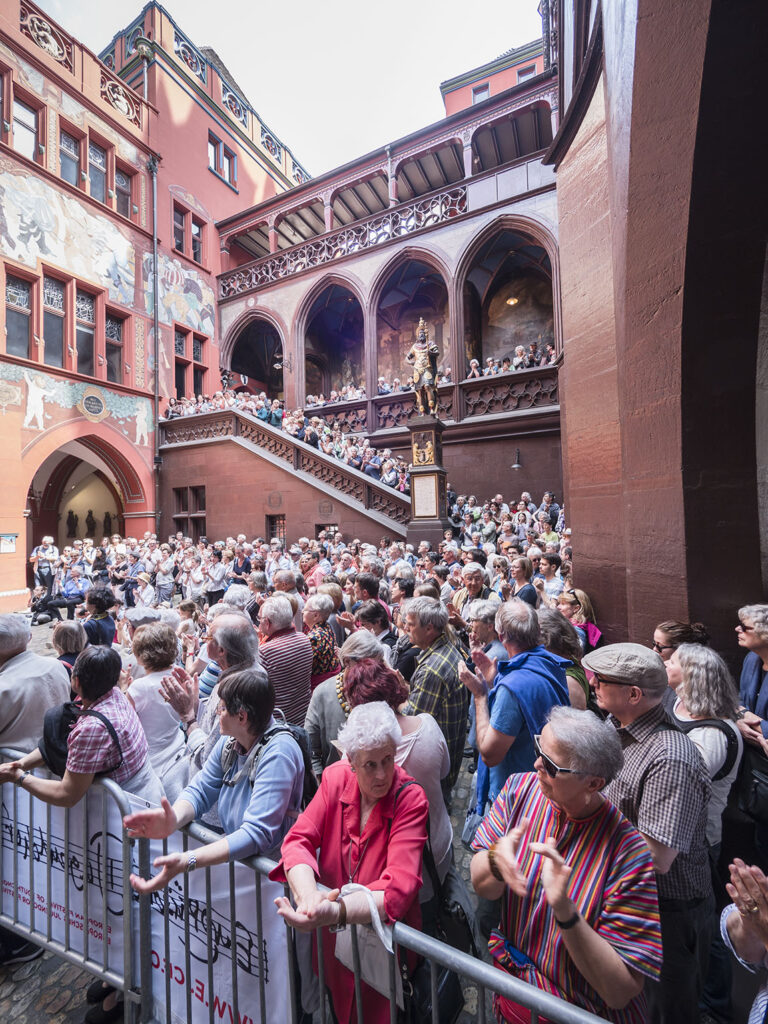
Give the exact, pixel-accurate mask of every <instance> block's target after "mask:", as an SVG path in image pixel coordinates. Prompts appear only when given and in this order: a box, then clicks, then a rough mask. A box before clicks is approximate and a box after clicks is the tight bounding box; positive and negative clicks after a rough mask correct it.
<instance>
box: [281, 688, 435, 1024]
mask: <svg viewBox="0 0 768 1024" xmlns="http://www.w3.org/2000/svg"><path fill="white" fill-rule="evenodd" d="M401 740H402V733H401V731H400V727H399V726H398V724H397V720H396V718H395V715H394V712H393V711H392V709H391V708H389V707H388V706H387V705H386V704H384V703H383V702H377V703H373V704H363V705H361V706H360V707H357V708H354V709H353V710H352V712H351V713H350V716H349V720H348V722H347V724H346V725H345V726H344V728H343V729H342V730H341V732H340V733H339V737H338V743H339V746H340V747H341V749H342V750H343V751H344V753H345V754H346V755H347V757H348V758H349V761H339V762H337V763H336V764H332V765H330V766H329V767H328V768H327V769H326V770H325V772H324V773H323V778H322V782H321V783H320V789H319V790H318V792H317V794H316V796H315V797H314V799H313V800H312V802H311V803H310V804H309V806H308V807H307V809H306V810H305V811H304V813H303V814H302V815H301V817H300V818H299V820H298V821H297V822H296V824H295V825H294V826H293V828H292V829H291V831H290V832H289V833H288V835H287V836H286V838H285V841H284V842H283V847H282V860H281V861H280V863H279V865H278V866H277V867H276V868H275V869H274V871H272V873H271V875H270V878H272V879H274V880H275V881H280V882H285V881H287V882H288V884H289V885H290V887H291V892H292V894H293V899H294V902H295V908H294V907H293V906H292V905H291V902H290V901H289V900H288V899H286V898H285V897H284V896H283V897H280V898H279V899H277V900H276V901H275V903H276V905H277V908H278V913H279V914H280V915H281V916H282V917H283V918H284V919H285V921H286V923H287V924H289V925H291V926H292V927H294V928H296V929H298V930H299V931H313V930H315V929H316V928H321V927H324V926H325V925H331V926H334V927H336V928H339V927H343V926H344V925H345V924H367V923H369V922H370V921H371V911H370V905H369V903H368V900H367V897H366V894H365V893H361V892H353V893H351V894H350V895H347V896H344V897H343V898H342V897H340V895H339V894H340V889H341V887H342V886H343V885H344V884H345V883H349V882H356V883H359V884H360V885H364V886H367V887H368V889H369V890H370V891H371V892H372V894H373V899H374V901H375V905H376V908H377V910H378V912H379V914H380V916H381V919H382V921H385V922H387V921H390V922H391V921H405V922H406V923H407V924H410V925H414V926H416V927H418V925H419V920H420V914H419V904H418V893H419V889H420V888H421V858H422V852H423V849H424V843H425V841H426V838H427V832H426V821H427V814H428V811H429V807H428V802H427V797H426V795H425V793H424V791H423V790H422V789H421V787H420V786H418V785H408V786H404V783H407V782H411V781H412V780H411V778H410V776H409V775H407V774H406V773H405V772H404V771H403V769H402V768H400V767H399V766H398V765H397V764H396V763H395V754H396V751H397V747H398V744H399V743H400V742H401ZM318 882H319V883H320V884H322V885H327V886H329V887H330V889H331V891H330V892H321V891H320V890H319V889H318ZM321 941H322V943H323V962H324V965H325V981H326V984H327V985H328V988H329V990H330V995H331V999H332V1002H333V1009H334V1013H335V1015H336V1020H337V1021H338V1022H339V1024H348V1022H351V1021H353V1020H357V1017H356V1011H355V995H354V991H355V990H354V978H353V975H352V973H351V972H350V971H349V970H348V969H347V968H346V967H343V966H342V964H341V963H340V962H339V961H338V960H337V959H335V957H334V952H335V948H336V936H335V935H334V934H332V933H331V932H329V931H328V930H327V929H326V930H324V931H323V932H322V937H321ZM361 991H362V1001H363V1007H362V1012H363V1019H364V1020H365V1022H366V1024H385V1022H387V1021H389V1001H388V1000H387V999H386V998H385V997H384V996H382V995H379V993H378V992H376V991H375V990H374V989H372V988H371V987H369V986H368V985H367V984H366V983H365V982H361Z"/></svg>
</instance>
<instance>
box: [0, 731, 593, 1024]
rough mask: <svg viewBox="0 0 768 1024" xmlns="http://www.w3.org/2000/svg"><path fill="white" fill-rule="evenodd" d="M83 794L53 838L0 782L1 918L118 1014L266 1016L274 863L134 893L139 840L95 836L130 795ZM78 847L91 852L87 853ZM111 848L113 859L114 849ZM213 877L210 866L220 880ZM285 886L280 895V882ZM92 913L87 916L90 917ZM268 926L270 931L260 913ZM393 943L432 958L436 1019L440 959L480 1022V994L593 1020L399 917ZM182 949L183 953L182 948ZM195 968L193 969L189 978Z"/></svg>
mask: <svg viewBox="0 0 768 1024" xmlns="http://www.w3.org/2000/svg"><path fill="white" fill-rule="evenodd" d="M18 756H20V755H18V754H17V753H15V752H13V751H1V750H0V758H2V759H3V760H4V761H5V760H13V759H15V758H17V757H18ZM89 792H90V793H91V794H92V795H91V798H90V800H83V801H81V805H82V808H81V810H80V811H78V808H73V809H72V811H63V812H62V813H63V815H64V820H63V835H62V836H61V837H60V839H59V838H55V837H52V836H51V815H52V808H50V807H49V806H48V805H45V804H42V803H41V802H40V801H36V800H35V798H34V797H32V796H31V794H29V793H27V792H25V791H24V790H22V789H19V788H18V787H16V786H13V785H11V784H8V783H6V784H5V785H4V786H3V787H2V818H3V820H2V843H0V877H1V878H2V884H3V898H4V900H5V898H6V896H10V897H12V900H13V909H12V912H11V913H8V912H6V909H5V902H4V903H3V904H2V911H3V912H0V925H2V926H3V927H5V928H8V929H10V930H11V931H13V932H15V933H17V934H19V935H21V936H23V937H25V938H26V939H29V940H30V941H33V942H35V943H36V944H37V945H40V946H42V947H44V948H45V949H48V950H51V951H52V952H53V953H55V954H56V955H58V956H60V957H62V958H63V959H65V960H67V961H68V962H70V963H72V964H76V965H77V966H79V967H81V968H82V969H84V970H86V971H89V972H91V973H92V974H94V975H95V976H96V977H100V978H102V979H103V980H105V981H107V982H108V983H109V984H111V985H113V986H115V987H116V988H118V989H120V990H122V991H123V993H124V996H125V1010H126V1017H125V1019H126V1020H127V1021H130V1022H136V1021H138V1020H140V1021H141V1022H154V1024H173V1022H174V1021H177V1020H180V1019H181V1020H184V1019H186V1021H188V1022H190V1024H191V1022H193V1021H194V1022H200V1021H207V1022H208V1024H219V1022H221V1021H227V1022H229V1024H267V1022H268V1020H269V1016H268V1011H267V993H266V980H265V979H267V978H268V977H269V969H268V965H267V963H266V958H267V944H266V940H265V921H264V916H263V913H262V907H261V892H262V880H263V879H264V878H265V877H266V875H267V874H268V873H269V871H271V869H272V868H273V867H274V866H275V865H274V862H273V861H270V860H267V859H266V858H263V857H252V858H249V859H247V860H245V861H242V862H237V868H236V865H235V864H234V863H232V864H229V865H224V866H220V867H216V868H213V869H210V868H205V869H202V870H199V871H198V872H195V874H194V875H180V876H177V879H175V880H174V882H176V883H178V884H177V885H175V886H173V887H168V888H166V889H164V890H160V892H157V893H154V894H152V895H150V896H143V897H138V895H137V894H136V893H135V892H134V891H133V889H132V888H131V885H130V882H129V881H128V876H129V874H130V873H131V870H132V861H134V862H135V861H136V856H135V854H138V866H139V871H140V873H141V874H142V875H143V877H145V878H146V877H149V874H150V864H149V860H150V852H149V840H145V839H141V840H131V839H128V838H127V837H126V835H125V833H124V831H122V830H121V834H120V835H119V836H118V835H116V834H115V833H114V832H113V834H112V836H111V837H110V839H111V841H112V842H111V844H110V843H108V842H107V841H104V838H103V837H106V836H107V835H108V831H109V828H108V816H109V814H108V812H109V808H110V802H111V803H112V804H113V805H114V809H115V811H117V812H119V813H120V815H121V816H122V815H123V814H126V813H129V811H130V807H129V804H128V800H127V798H126V795H125V794H124V793H123V791H122V790H121V789H120V788H119V787H118V786H117V785H115V784H114V783H112V782H110V781H109V780H102V781H96V782H94V786H93V787H92V790H91V791H89ZM22 801H23V802H24V804H26V807H25V808H24V809H25V811H26V814H24V815H22V817H24V818H26V821H27V822H30V821H32V820H33V810H34V811H35V812H36V814H37V819H36V820H37V821H38V822H39V821H40V815H41V814H43V815H44V816H45V822H46V829H45V832H43V830H42V828H40V826H39V825H38V826H36V827H35V828H34V829H30V828H29V827H28V826H27V825H24V824H22V823H21V822H20V820H19V817H20V815H19V809H20V808H22V807H24V804H22ZM35 804H37V805H38V806H37V808H35V807H34V805H35ZM81 805H78V807H81ZM94 805H95V806H94ZM76 811H78V814H81V815H82V822H81V823H80V825H79V828H78V829H75V830H74V831H76V832H77V833H78V834H73V829H72V828H71V827H70V818H71V816H72V815H73V814H74V813H75V812H76ZM94 836H100V837H102V841H101V842H100V843H99V842H96V843H95V842H94ZM219 838H220V836H219V835H218V834H217V833H215V832H212V831H211V830H209V829H206V828H204V827H202V826H201V825H198V824H193V825H191V826H189V827H188V828H187V829H185V830H184V833H183V835H182V840H181V844H182V849H184V850H186V849H188V848H189V846H190V839H191V840H194V842H195V843H202V844H206V843H210V842H213V841H215V840H217V839H219ZM167 849H168V841H165V842H164V843H163V852H166V851H167ZM10 851H14V855H13V857H12V861H13V863H12V865H11V866H10V869H9V864H8V860H9V857H10ZM19 851H21V854H20V853H19ZM84 851H85V853H84ZM88 851H90V856H89V855H87V854H88ZM115 851H117V853H118V856H114V853H115ZM24 852H26V854H27V856H26V860H27V861H28V865H27V870H26V872H20V871H19V866H18V859H19V856H20V855H23V854H24ZM43 861H44V872H45V884H44V886H43V888H44V892H43V893H40V892H39V891H37V892H36V889H35V870H36V865H37V866H40V865H41V862H43ZM236 870H237V871H239V872H240V873H241V874H240V876H239V877H240V888H239V890H237V889H236V886H235V872H236ZM54 871H58V872H59V873H60V874H61V873H63V875H64V879H65V888H64V899H63V901H62V902H61V903H59V902H57V901H56V900H55V899H54V888H55V887H54V885H53V875H54ZM245 871H247V872H248V873H249V874H248V875H247V876H246V877H247V879H248V884H247V887H246V893H247V894H248V896H250V894H251V893H250V888H251V874H250V873H251V872H252V894H253V897H254V901H255V912H254V913H253V915H252V917H248V919H247V920H246V919H245V915H250V914H251V907H250V900H249V899H248V900H246V899H244V898H243V886H242V872H245ZM213 872H219V873H221V872H228V885H227V887H226V888H227V892H226V894H225V895H224V896H223V897H221V896H220V897H218V898H216V896H215V895H214V892H213V883H212V874H213ZM221 877H222V875H221V874H219V875H218V878H219V879H221ZM192 879H194V880H195V882H194V884H195V887H196V892H197V893H198V894H201V895H197V896H194V897H193V896H192V895H191V893H190V889H191V886H192V884H193V883H192ZM88 882H90V884H91V886H96V887H97V889H98V890H99V891H100V893H101V899H100V901H98V904H99V905H97V906H94V905H93V901H92V900H91V899H90V898H89V892H88V887H89V886H88ZM270 884H272V883H270ZM38 888H39V885H38ZM284 891H285V893H286V895H287V894H288V890H287V887H285V889H284ZM238 892H239V894H240V895H239V896H238ZM27 899H28V900H29V908H30V909H29V914H30V920H29V923H28V924H27V923H25V922H24V921H23V920H21V919H20V918H21V917H23V916H24V915H22V914H20V913H19V904H20V902H21V903H22V904H23V905H25V904H26V900H27ZM110 899H111V900H112V903H110ZM38 904H42V905H43V906H45V907H47V908H48V911H49V912H48V913H46V914H45V915H43V914H42V911H41V910H40V909H39V908H38ZM245 904H248V905H245ZM52 905H53V906H52ZM54 913H55V914H56V915H58V919H59V920H60V919H61V916H62V914H63V918H64V928H63V931H64V934H63V936H60V935H59V936H57V935H55V934H54V929H53V926H52V922H53V915H54ZM99 913H100V914H101V921H102V923H103V924H104V925H105V926H106V925H107V922H108V921H109V920H110V919H114V918H118V919H120V925H121V933H122V947H123V948H122V953H121V955H120V956H119V958H116V957H115V955H114V953H112V955H110V954H111V943H110V942H108V941H105V939H106V938H107V936H106V928H105V929H104V934H103V935H98V934H97V935H95V936H94V935H93V934H92V932H93V930H94V929H93V927H92V925H91V923H90V922H91V921H92V920H96V919H97V917H98V914H99ZM94 914H96V917H93V915H94ZM160 915H161V916H160ZM272 923H273V922H272ZM266 924H267V931H269V926H270V922H266ZM73 930H74V931H76V932H79V931H82V934H83V941H82V950H80V949H78V948H75V947H76V946H77V945H78V944H77V943H74V942H73V941H72V932H73ZM59 931H61V927H59ZM172 936H173V941H172ZM273 937H274V932H273ZM394 940H395V943H396V946H397V947H399V948H400V949H401V950H410V951H412V952H414V953H416V954H418V955H419V956H422V957H425V958H426V959H427V961H428V962H429V964H430V971H431V981H432V1004H433V1013H432V1019H431V1024H444V1022H443V1021H440V1020H439V1018H438V1012H437V1007H438V1001H437V980H438V973H439V970H440V968H441V967H447V968H449V969H450V970H453V971H455V972H456V973H457V974H458V975H459V976H460V977H461V979H462V987H463V988H465V989H466V987H467V985H471V986H474V987H475V988H476V991H477V1009H476V1012H475V1015H474V1017H475V1020H477V1021H479V1022H481V1024H485V1021H486V1020H487V1012H486V1010H487V1000H488V996H489V995H490V994H492V993H497V994H499V995H502V996H504V997H505V998H507V999H510V1000H512V1001H514V1002H516V1003H518V1004H520V1005H521V1006H524V1007H526V1008H527V1009H529V1010H530V1013H531V1024H539V1018H540V1017H542V1018H545V1019H546V1020H548V1021H551V1022H552V1024H597V1022H598V1021H600V1020H601V1018H598V1017H596V1016H594V1015H593V1014H591V1013H589V1012H587V1011H585V1010H582V1009H580V1008H578V1007H576V1006H573V1005H571V1004H569V1003H567V1002H566V1001H565V1000H562V999H558V998H556V997H554V996H551V995H549V994H548V993H546V992H543V991H541V990H540V989H537V988H534V987H533V986H531V985H528V984H526V983H525V982H522V981H520V980H518V979H516V978H513V977H511V976H509V975H506V974H504V973H503V972H502V971H499V970H498V969H496V968H495V967H492V966H490V965H489V964H487V963H485V962H483V961H482V960H479V959H476V958H474V957H472V956H469V955H467V954H464V953H460V952H458V951H457V950H455V949H453V948H452V947H450V946H447V945H446V944H444V943H442V942H440V941H438V940H437V939H434V938H432V937H430V936H428V935H424V934H422V933H421V932H419V931H416V930H415V929H413V928H410V927H408V926H407V925H404V924H396V925H395V927H394ZM278 941H280V942H285V943H286V947H285V953H286V960H285V962H287V963H288V964H289V965H293V964H295V962H296V955H297V950H296V936H295V935H294V933H293V931H292V930H291V929H289V928H287V927H283V926H281V927H280V928H279V940H278ZM317 945H318V976H319V992H320V993H321V998H320V1005H319V1007H318V1009H317V1011H316V1012H315V1014H314V1021H315V1022H316V1024H330V1021H331V1020H332V1018H331V1014H330V1011H329V1007H328V1005H327V1003H326V1000H325V998H324V997H323V995H322V994H323V993H324V992H325V983H324V964H323V954H322V943H320V942H318V944H317ZM180 950H183V952H181V953H180ZM352 952H353V961H354V964H355V970H354V972H353V973H354V988H355V993H356V996H357V999H356V1003H357V1024H364V1015H363V1008H362V1002H361V999H360V986H361V978H360V970H359V952H358V942H357V929H356V928H353V935H352ZM198 973H201V974H202V977H197V978H195V975H196V974H198ZM243 974H245V975H246V976H247V977H248V980H249V986H248V994H247V995H246V994H245V993H244V992H243V991H242V990H241V983H242V978H243ZM254 978H255V984H254V982H253V979H254ZM395 980H396V979H395V961H394V958H393V959H392V963H391V968H390V1021H391V1024H396V1022H397V1019H398V1008H397V1004H396V1000H395ZM287 982H288V986H287V987H288V1004H289V1005H288V1006H285V1007H282V1008H281V1017H280V1020H281V1021H282V1022H283V1024H298V1021H299V1020H300V1017H301V1004H300V996H299V993H298V991H297V976H296V973H295V972H294V970H292V969H290V968H289V970H288V979H287ZM225 985H226V993H227V994H226V997H223V996H219V995H218V994H217V992H219V991H221V990H222V989H223V988H224V986H225ZM158 1007H159V1009H158ZM174 1007H175V1008H174ZM491 1016H492V1015H491ZM272 1019H274V1012H273V1017H272ZM425 1024H427V1022H425Z"/></svg>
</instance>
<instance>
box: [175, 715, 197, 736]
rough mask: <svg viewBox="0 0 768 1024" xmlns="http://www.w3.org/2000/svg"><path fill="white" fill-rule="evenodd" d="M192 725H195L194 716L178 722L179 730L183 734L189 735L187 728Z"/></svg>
mask: <svg viewBox="0 0 768 1024" xmlns="http://www.w3.org/2000/svg"><path fill="white" fill-rule="evenodd" d="M193 725H197V719H196V718H193V719H192V720H191V721H189V722H184V721H181V722H179V727H180V729H181V731H182V732H183V733H184V735H185V736H188V735H189V730H190V729H191V728H192V726H193Z"/></svg>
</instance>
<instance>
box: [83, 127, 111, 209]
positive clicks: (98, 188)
mask: <svg viewBox="0 0 768 1024" xmlns="http://www.w3.org/2000/svg"><path fill="white" fill-rule="evenodd" d="M88 178H89V181H90V184H91V195H92V196H93V198H94V199H98V201H99V202H100V203H106V201H107V151H106V149H104V148H103V147H102V146H97V145H96V143H95V142H89V143H88Z"/></svg>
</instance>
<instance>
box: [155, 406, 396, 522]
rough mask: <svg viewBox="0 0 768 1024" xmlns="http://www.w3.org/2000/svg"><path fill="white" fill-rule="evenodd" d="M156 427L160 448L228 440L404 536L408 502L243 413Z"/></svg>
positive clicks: (189, 418)
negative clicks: (396, 527) (363, 511)
mask: <svg viewBox="0 0 768 1024" xmlns="http://www.w3.org/2000/svg"><path fill="white" fill-rule="evenodd" d="M159 426H160V445H161V448H166V447H170V446H175V445H194V444H201V443H202V444H210V443H212V442H216V441H219V440H225V439H227V438H231V439H232V440H233V441H235V442H236V443H238V444H240V445H243V446H245V447H247V448H250V449H251V451H254V452H255V453H256V454H259V455H261V456H262V457H263V458H266V459H267V460H268V461H270V462H272V463H273V464H275V465H279V466H281V467H282V468H285V469H286V470H288V471H289V472H292V473H295V474H297V475H302V474H306V479H307V482H308V483H311V484H313V485H315V486H317V485H320V486H321V488H322V487H325V488H327V489H329V490H330V489H332V490H333V492H334V496H335V497H336V498H338V499H339V500H340V501H342V502H346V503H347V504H350V505H351V506H352V507H355V508H358V509H360V510H365V511H367V512H369V513H371V514H372V515H373V516H374V517H376V518H378V519H379V520H380V521H381V522H382V523H383V524H387V525H389V524H392V525H393V526H394V524H398V525H399V526H400V527H401V529H400V530H398V531H397V532H399V533H400V534H401V535H402V536H405V526H406V524H407V523H408V521H409V520H410V518H411V499H410V498H409V497H407V496H406V495H404V494H401V493H400V491H395V490H393V489H392V488H391V487H387V486H386V485H385V484H382V483H379V482H377V481H376V480H374V479H372V478H371V477H369V476H366V474H365V473H361V472H360V471H359V470H356V469H352V468H351V467H350V466H347V465H346V464H345V463H343V462H340V461H339V460H338V459H334V458H332V457H331V456H328V455H325V454H323V452H319V451H317V449H315V448H312V447H311V445H308V444H305V443H304V442H303V441H298V440H296V438H294V437H291V436H290V434H286V433H284V432H283V431H282V430H279V429H278V428H277V427H272V426H270V425H269V424H267V423H264V422H263V421H262V420H259V419H256V418H255V417H253V416H250V415H249V414H248V413H244V412H241V411H239V410H235V409H232V410H230V411H228V412H211V413H201V414H200V415H198V416H184V417H182V418H180V419H174V420H166V421H163V422H161V423H160V425H159Z"/></svg>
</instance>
